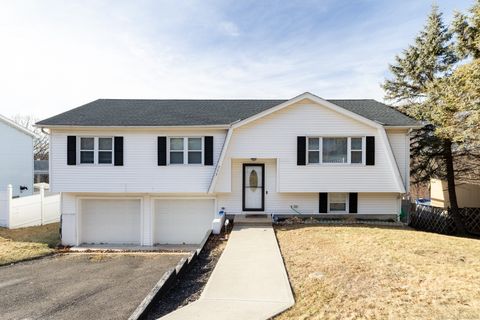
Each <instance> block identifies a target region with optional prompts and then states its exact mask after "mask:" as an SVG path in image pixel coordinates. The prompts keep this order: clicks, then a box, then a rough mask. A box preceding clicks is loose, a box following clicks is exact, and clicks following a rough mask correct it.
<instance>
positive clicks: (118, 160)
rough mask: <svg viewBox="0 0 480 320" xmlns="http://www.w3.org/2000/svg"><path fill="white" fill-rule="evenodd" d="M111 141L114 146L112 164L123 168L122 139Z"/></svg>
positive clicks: (116, 138)
mask: <svg viewBox="0 0 480 320" xmlns="http://www.w3.org/2000/svg"><path fill="white" fill-rule="evenodd" d="M113 140H114V146H115V154H114V160H113V162H114V164H115V165H116V166H123V137H115V138H114V139H113Z"/></svg>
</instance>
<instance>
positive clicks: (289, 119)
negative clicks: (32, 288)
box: [38, 93, 419, 245]
mask: <svg viewBox="0 0 480 320" xmlns="http://www.w3.org/2000/svg"><path fill="white" fill-rule="evenodd" d="M38 126H40V127H44V128H48V129H49V131H50V155H51V157H50V184H51V189H52V191H53V192H62V242H63V243H64V244H66V245H79V244H82V243H112V244H115V243H122V244H123V243H130V244H141V245H153V244H164V243H171V244H178V243H198V242H199V241H201V239H202V237H203V236H204V234H205V232H206V231H207V230H208V229H209V228H211V223H212V220H213V218H214V217H215V215H216V213H217V212H218V211H219V210H220V209H221V208H224V209H225V211H226V213H227V214H232V215H237V214H248V213H265V214H288V213H298V214H308V215H324V216H328V217H338V216H344V215H354V216H358V217H370V218H372V219H375V218H377V219H385V218H395V217H396V216H397V215H398V214H399V212H400V203H401V197H402V195H403V194H405V193H406V192H408V185H409V161H410V159H409V155H410V149H409V148H410V147H409V140H410V139H409V133H410V130H411V129H412V128H418V127H419V124H418V123H417V122H416V121H414V120H413V119H411V118H409V117H407V116H405V115H403V114H402V113H400V112H398V111H396V110H395V109H393V108H391V107H389V106H387V105H384V104H382V103H379V102H377V101H374V100H324V99H321V98H319V97H317V96H315V95H313V94H310V93H304V94H302V95H299V96H297V97H295V98H293V99H290V100H123V99H122V100H115V99H100V100H96V101H93V102H91V103H88V104H86V105H84V106H81V107H78V108H76V109H73V110H70V111H68V112H65V113H62V114H60V115H57V116H54V117H52V118H49V119H46V120H43V121H41V122H39V123H38Z"/></svg>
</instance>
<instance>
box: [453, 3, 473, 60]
mask: <svg viewBox="0 0 480 320" xmlns="http://www.w3.org/2000/svg"><path fill="white" fill-rule="evenodd" d="M469 11H470V15H469V16H467V15H465V14H462V13H458V12H457V13H456V14H455V18H454V20H453V23H452V31H453V32H454V33H455V36H456V40H457V41H456V46H455V48H456V51H457V53H458V55H459V56H460V57H461V58H466V57H471V58H474V59H480V0H476V1H475V4H474V5H473V6H472V8H470V10H469Z"/></svg>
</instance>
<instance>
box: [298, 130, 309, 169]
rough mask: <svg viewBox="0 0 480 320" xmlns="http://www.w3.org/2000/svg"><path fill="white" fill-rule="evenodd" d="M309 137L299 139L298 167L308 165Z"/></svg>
mask: <svg viewBox="0 0 480 320" xmlns="http://www.w3.org/2000/svg"><path fill="white" fill-rule="evenodd" d="M306 149H307V137H297V166H304V165H305V164H306V163H307V159H306V155H307V150H306Z"/></svg>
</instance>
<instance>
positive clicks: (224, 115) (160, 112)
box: [37, 99, 418, 127]
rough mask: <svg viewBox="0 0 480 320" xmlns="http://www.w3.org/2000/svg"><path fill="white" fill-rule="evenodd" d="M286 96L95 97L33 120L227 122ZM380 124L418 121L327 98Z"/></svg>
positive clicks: (369, 104) (383, 108)
mask: <svg viewBox="0 0 480 320" xmlns="http://www.w3.org/2000/svg"><path fill="white" fill-rule="evenodd" d="M285 101H288V100H136V99H99V100H95V101H92V102H90V103H87V104H85V105H83V106H80V107H78V108H75V109H72V110H70V111H67V112H64V113H61V114H59V115H56V116H54V117H51V118H48V119H45V120H42V121H40V122H38V123H37V125H39V126H45V127H48V126H57V125H60V126H141V127H142V126H146V127H149V126H195V125H228V124H231V123H233V122H235V121H237V120H243V119H246V118H248V117H250V116H253V115H255V114H257V113H260V112H262V111H264V110H267V109H269V108H272V107H274V106H276V105H278V104H280V103H283V102H285ZM328 101H329V102H331V103H334V104H336V105H338V106H340V107H342V108H345V109H347V110H349V111H352V112H355V113H357V114H359V115H361V116H363V117H365V118H368V119H370V120H374V121H377V122H379V123H381V124H383V125H390V126H410V125H417V124H418V123H417V122H416V121H415V120H413V119H411V118H409V117H407V116H406V115H404V114H402V113H400V112H399V111H397V110H395V109H393V108H391V107H389V106H387V105H385V104H383V103H380V102H378V101H375V100H328Z"/></svg>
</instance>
